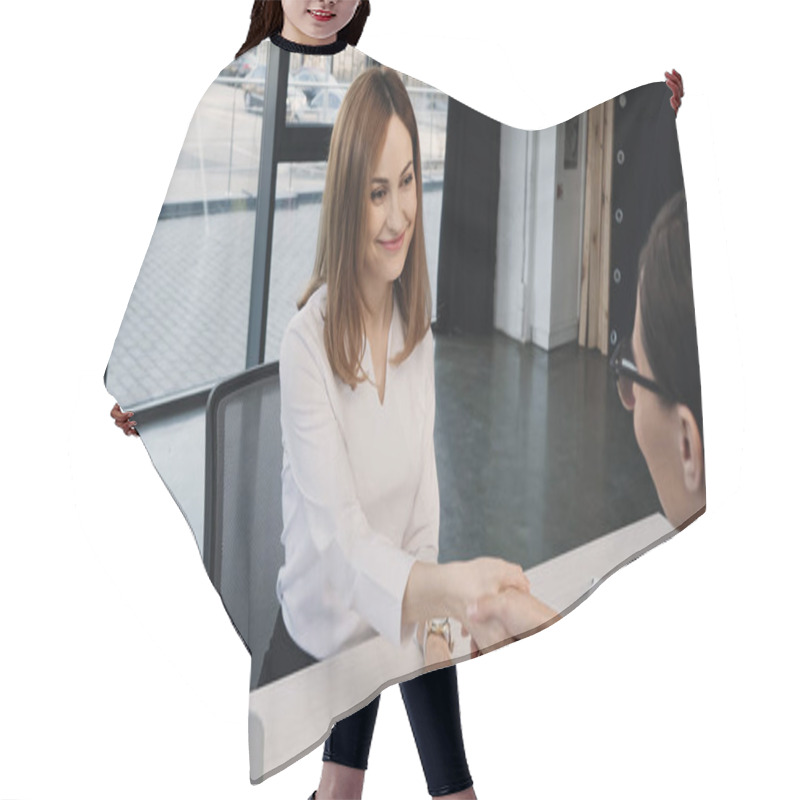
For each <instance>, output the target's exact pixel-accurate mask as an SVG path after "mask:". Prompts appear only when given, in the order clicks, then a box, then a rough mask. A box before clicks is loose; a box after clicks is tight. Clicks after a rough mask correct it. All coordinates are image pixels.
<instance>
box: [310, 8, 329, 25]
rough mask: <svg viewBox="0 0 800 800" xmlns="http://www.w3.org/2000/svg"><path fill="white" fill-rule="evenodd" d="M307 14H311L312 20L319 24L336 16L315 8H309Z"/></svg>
mask: <svg viewBox="0 0 800 800" xmlns="http://www.w3.org/2000/svg"><path fill="white" fill-rule="evenodd" d="M308 13H309V14H311V16H312V17H314V19H318V20H319V21H320V22H327V21H328V20H329V19H332V18H333V17H335V16H336V14H332V13H331V12H330V11H320V10H318V9H316V8H310V9H309V10H308Z"/></svg>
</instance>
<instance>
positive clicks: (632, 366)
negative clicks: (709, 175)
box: [611, 192, 706, 528]
mask: <svg viewBox="0 0 800 800" xmlns="http://www.w3.org/2000/svg"><path fill="white" fill-rule="evenodd" d="M611 364H612V368H613V369H614V370H615V372H616V374H617V387H618V389H619V395H620V399H621V400H622V403H623V405H624V406H625V408H627V409H628V410H629V411H632V412H633V429H634V431H635V433H636V441H637V442H638V444H639V448H640V450H641V451H642V454H643V455H644V458H645V461H646V462H647V467H648V469H649V470H650V475H651V476H652V478H653V483H654V484H655V487H656V490H657V492H658V497H659V500H660V501H661V506H662V507H663V509H664V514H665V516H666V517H667V519H668V520H669V521H670V522H671V523H672V524H673V525H674V526H675V527H676V528H681V527H683V526H684V525H686V524H687V523H688V522H690V521H691V520H692V519H694V518H695V517H696V516H697V515H698V514H700V513H702V511H703V510H704V509H705V504H706V484H705V459H704V456H703V411H702V408H701V401H700V364H699V361H698V355H697V327H696V325H695V316H694V294H693V291H692V268H691V258H690V253H689V222H688V219H687V213H686V196H685V194H684V192H679V193H678V194H676V195H675V196H673V197H672V198H671V199H670V200H669V201H668V202H667V203H666V204H665V205H664V206H663V208H662V209H661V211H660V212H659V213H658V216H657V217H656V219H655V221H654V222H653V225H652V227H651V229H650V235H649V236H648V238H647V242H646V243H645V245H644V247H643V248H642V252H641V255H640V257H639V285H638V291H637V296H636V316H635V318H634V324H633V335H632V336H631V339H630V340H629V341H622V342H620V344H619V345H618V348H617V352H616V353H615V354H614V356H613V357H612V360H611Z"/></svg>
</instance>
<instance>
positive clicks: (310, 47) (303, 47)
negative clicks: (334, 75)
mask: <svg viewBox="0 0 800 800" xmlns="http://www.w3.org/2000/svg"><path fill="white" fill-rule="evenodd" d="M269 38H270V41H271V42H272V44H274V45H276V46H277V47H280V48H281V50H287V51H288V52H290V53H307V54H309V55H320V56H331V55H334V54H335V53H341V52H342V50H344V49H345V47H347V39H342V38H339V39H337V40H336V41H335V42H331V43H330V44H298V43H297V42H293V41H291V40H290V39H286V38H285V37H283V36H281V35H280V33H273V34H272V36H270V37H269Z"/></svg>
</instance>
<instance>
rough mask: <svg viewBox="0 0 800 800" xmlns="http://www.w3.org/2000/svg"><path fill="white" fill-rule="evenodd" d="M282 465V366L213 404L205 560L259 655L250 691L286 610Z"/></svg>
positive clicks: (237, 382) (245, 378) (225, 388)
mask: <svg viewBox="0 0 800 800" xmlns="http://www.w3.org/2000/svg"><path fill="white" fill-rule="evenodd" d="M282 462H283V448H282V445H281V424H280V384H279V377H278V363H277V362H274V363H272V364H261V365H259V366H256V367H253V368H251V369H248V370H246V371H245V372H242V373H240V374H239V375H236V376H234V377H232V378H229V379H227V380H224V381H222V382H221V383H220V384H219V385H218V386H216V387H215V388H214V390H213V391H212V392H211V394H210V395H209V397H208V402H207V405H206V475H205V487H206V488H205V516H204V519H205V522H204V531H203V537H204V547H203V560H204V562H205V565H206V570H207V571H208V575H209V577H210V578H211V580H212V582H213V584H214V586H215V587H216V588H217V590H218V591H219V593H220V596H221V597H222V601H223V603H224V605H225V608H226V610H227V612H228V615H229V616H230V618H231V621H232V622H233V624H234V626H235V628H236V630H237V631H238V633H239V636H240V637H241V638H242V641H243V642H244V644H245V646H246V647H247V649H248V650H249V651H250V654H251V656H252V663H253V668H254V671H255V673H256V674H255V675H252V676H251V687H253V686H254V684H255V681H256V679H257V678H258V670H259V669H260V667H261V663H262V660H263V657H264V653H265V652H266V650H267V647H268V645H269V640H270V636H271V635H272V628H273V626H274V623H275V620H276V619H277V615H278V610H279V608H280V604H279V602H278V597H277V595H276V593H275V585H276V581H277V577H278V570H279V569H280V566H281V564H282V563H283V546H282V545H281V541H280V536H281V531H282V530H283V518H282V513H281V467H282Z"/></svg>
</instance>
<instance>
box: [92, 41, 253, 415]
mask: <svg viewBox="0 0 800 800" xmlns="http://www.w3.org/2000/svg"><path fill="white" fill-rule="evenodd" d="M265 54H266V51H265V49H264V48H263V47H259V48H258V49H256V50H253V51H251V52H250V53H249V54H248V57H249V60H250V62H251V63H250V64H249V67H250V70H249V71H250V74H251V75H252V73H253V71H254V70H257V71H258V72H259V74H260V85H261V87H262V90H263V85H264V79H265V75H266V65H265V63H264V60H265ZM259 60H260V64H261V65H260V66H259V65H258V64H259ZM238 67H239V64H238V63H237V62H235V63H234V64H232V65H230V67H227V68H226V69H225V70H223V72H222V73H221V74H220V76H219V77H218V78H217V80H215V81H214V83H212V84H211V86H210V87H209V89H208V90H207V92H206V93H205V95H204V96H203V98H202V99H201V101H200V103H199V105H198V107H197V110H196V112H195V115H194V117H193V119H192V121H191V124H190V126H189V130H188V133H187V135H186V139H185V141H184V143H183V147H182V148H181V152H180V155H179V156H178V161H177V165H176V167H175V172H174V174H173V176H172V180H171V182H170V185H169V189H168V191H167V195H166V198H165V200H164V205H163V206H162V209H161V213H160V215H159V219H158V222H157V223H156V226H155V230H154V232H153V237H152V239H151V242H150V246H149V248H148V250H147V254H146V255H145V258H144V262H143V264H142V268H141V270H140V273H139V277H138V280H137V282H136V285H135V287H134V290H133V294H132V295H131V299H130V302H129V304H128V308H127V310H126V313H125V317H124V319H123V321H122V325H121V327H120V331H119V334H118V336H117V340H116V342H115V345H114V351H113V354H112V357H111V360H110V362H109V371H108V375H107V382H108V388H109V390H110V391H111V392H112V394H114V395H115V396H116V397H118V398H119V400H120V402H121V403H122V405H123V407H126V406H137V405H141V404H144V403H151V402H154V401H157V400H161V399H166V398H168V397H171V396H174V395H176V394H182V393H185V392H189V391H192V390H193V389H197V388H201V387H205V386H208V385H209V384H211V383H214V382H216V381H217V380H219V379H220V378H222V377H224V376H226V375H230V374H232V373H235V372H239V371H241V370H242V369H244V367H245V353H246V346H247V327H248V313H249V308H250V284H251V275H252V269H253V242H254V240H255V226H256V212H255V209H256V200H257V197H258V179H259V162H260V154H261V139H262V132H263V131H262V128H263V123H262V117H261V115H257V114H252V113H248V110H247V108H246V107H245V96H246V92H247V91H248V87H249V90H250V91H252V86H253V82H252V79H251V80H250V81H249V82H248V81H247V78H246V77H244V76H242V75H240V74H238V73H239V70H238ZM262 97H263V94H262Z"/></svg>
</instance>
